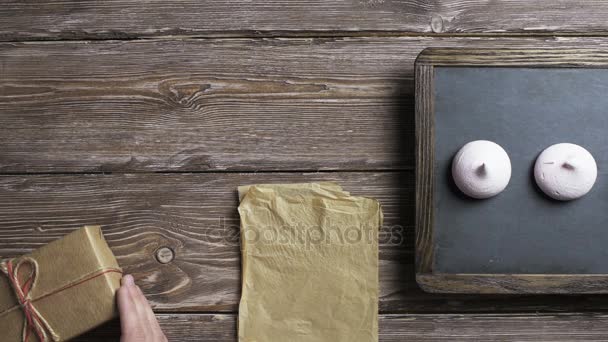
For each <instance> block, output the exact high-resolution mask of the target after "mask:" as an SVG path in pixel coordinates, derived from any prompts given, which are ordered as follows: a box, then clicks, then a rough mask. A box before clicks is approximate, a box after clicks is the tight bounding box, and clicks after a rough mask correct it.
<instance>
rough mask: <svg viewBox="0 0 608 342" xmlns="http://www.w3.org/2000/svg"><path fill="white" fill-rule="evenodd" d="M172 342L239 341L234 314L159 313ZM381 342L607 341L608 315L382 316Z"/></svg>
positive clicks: (107, 331) (109, 328) (100, 332)
mask: <svg viewBox="0 0 608 342" xmlns="http://www.w3.org/2000/svg"><path fill="white" fill-rule="evenodd" d="M157 317H158V319H159V322H160V325H161V327H162V329H163V330H164V332H165V334H166V335H167V337H168V339H169V341H218V342H223V341H226V342H228V341H230V342H233V341H236V340H237V336H236V315H233V314H179V315H169V314H159V315H157ZM379 333H380V334H379V335H380V336H379V337H380V341H382V342H392V341H395V342H403V341H415V342H424V341H450V342H458V341H466V342H469V341H487V342H492V341H496V342H499V341H500V342H505V341H519V342H524V341H530V342H542V341H547V342H559V341H568V342H570V341H587V342H593V341H598V342H599V341H606V340H607V336H608V315H606V314H602V313H569V314H458V315H455V314H452V315H450V314H428V315H380V317H379ZM119 336H120V325H119V323H118V321H113V322H111V323H108V324H106V325H104V326H102V327H100V328H98V329H96V330H94V331H92V332H89V333H88V334H86V335H84V336H81V337H79V338H77V339H75V341H82V342H93V341H108V340H116V341H118V338H119Z"/></svg>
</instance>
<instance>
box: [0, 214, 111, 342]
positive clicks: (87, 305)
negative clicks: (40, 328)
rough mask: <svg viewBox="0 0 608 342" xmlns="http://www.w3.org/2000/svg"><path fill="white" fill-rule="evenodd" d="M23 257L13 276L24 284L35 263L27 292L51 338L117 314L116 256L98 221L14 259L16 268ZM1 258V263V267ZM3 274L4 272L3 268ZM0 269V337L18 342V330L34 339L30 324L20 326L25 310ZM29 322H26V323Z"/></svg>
mask: <svg viewBox="0 0 608 342" xmlns="http://www.w3.org/2000/svg"><path fill="white" fill-rule="evenodd" d="M20 261H22V266H21V268H20V269H19V270H18V272H17V273H18V276H17V279H19V282H20V284H22V285H23V286H22V289H26V288H27V279H26V278H27V276H28V274H29V273H30V271H31V270H33V269H34V267H33V263H36V264H37V269H38V271H37V274H36V279H35V280H34V281H33V282H32V286H31V289H30V291H29V298H30V302H31V306H32V307H33V308H35V310H36V311H37V313H38V314H39V316H40V317H41V319H42V320H44V321H46V323H48V326H46V327H45V330H46V332H47V333H48V335H49V341H52V340H53V338H51V337H52V335H55V336H56V337H55V338H56V339H57V338H58V341H65V340H68V339H70V338H72V337H74V336H77V335H80V334H82V333H83V332H85V331H88V330H90V329H92V328H94V327H96V326H98V325H100V324H102V323H103V322H106V321H108V320H110V319H112V318H114V317H115V316H116V313H117V311H116V302H115V293H116V290H117V289H118V288H119V287H120V278H121V272H120V268H119V266H118V263H117V262H116V258H115V257H114V255H113V254H112V251H111V250H110V248H109V247H108V244H107V243H106V241H105V240H104V238H103V235H102V233H101V229H100V228H99V227H98V226H85V227H84V228H82V229H79V230H77V231H74V232H72V233H71V234H68V235H66V236H65V237H64V238H62V239H60V240H57V241H54V242H52V243H50V244H48V245H46V246H44V247H42V248H40V249H38V250H36V251H34V252H33V253H31V254H29V255H26V256H22V257H20V258H17V259H14V260H12V262H11V265H12V267H15V266H16V265H18V264H19V262H20ZM6 265H7V263H6V262H5V264H4V266H5V267H4V268H5V271H6ZM3 273H5V272H3ZM3 273H0V332H2V336H1V338H0V339H1V340H2V341H5V342H13V341H15V342H17V341H22V340H23V338H24V337H23V334H26V335H28V336H29V340H30V341H36V340H38V338H37V336H38V335H37V334H36V333H35V331H34V330H32V329H27V330H28V331H24V323H25V322H27V320H26V310H25V309H24V308H23V306H26V305H28V304H27V303H26V304H23V302H22V304H21V305H20V301H19V300H18V299H17V298H18V295H17V294H16V292H15V289H14V288H13V286H11V282H10V280H9V277H8V275H7V274H3ZM30 326H31V325H30Z"/></svg>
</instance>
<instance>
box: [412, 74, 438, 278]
mask: <svg viewBox="0 0 608 342" xmlns="http://www.w3.org/2000/svg"><path fill="white" fill-rule="evenodd" d="M415 68H416V87H415V89H416V113H415V116H416V118H415V121H416V132H415V136H416V273H431V272H432V271H433V269H432V268H433V260H434V251H435V246H434V245H433V240H434V234H433V222H434V221H435V220H434V210H433V208H434V200H433V199H434V196H433V194H434V192H435V190H434V189H435V171H434V170H435V130H434V127H435V116H434V113H435V112H434V109H433V108H434V93H435V88H434V86H433V81H434V71H433V70H434V69H433V66H432V65H419V64H416V66H415Z"/></svg>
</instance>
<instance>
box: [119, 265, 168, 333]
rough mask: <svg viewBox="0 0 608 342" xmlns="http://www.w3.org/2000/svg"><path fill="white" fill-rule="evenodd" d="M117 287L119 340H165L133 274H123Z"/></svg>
mask: <svg viewBox="0 0 608 342" xmlns="http://www.w3.org/2000/svg"><path fill="white" fill-rule="evenodd" d="M121 285H122V286H121V287H120V288H119V289H118V292H117V296H118V311H119V313H120V329H121V331H122V333H121V336H120V341H121V342H167V338H166V337H165V334H164V333H163V331H162V330H161V329H160V326H159V325H158V321H157V320H156V316H155V315H154V312H152V308H151V307H150V304H148V301H147V300H146V297H145V296H144V294H143V292H141V289H140V288H139V286H137V285H135V281H134V280H133V276H131V275H125V276H124V277H123V278H122V281H121Z"/></svg>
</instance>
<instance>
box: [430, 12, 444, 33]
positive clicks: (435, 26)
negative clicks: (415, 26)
mask: <svg viewBox="0 0 608 342" xmlns="http://www.w3.org/2000/svg"><path fill="white" fill-rule="evenodd" d="M431 30H432V31H433V32H434V33H441V32H443V18H441V16H440V15H437V14H433V16H432V17H431Z"/></svg>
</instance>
